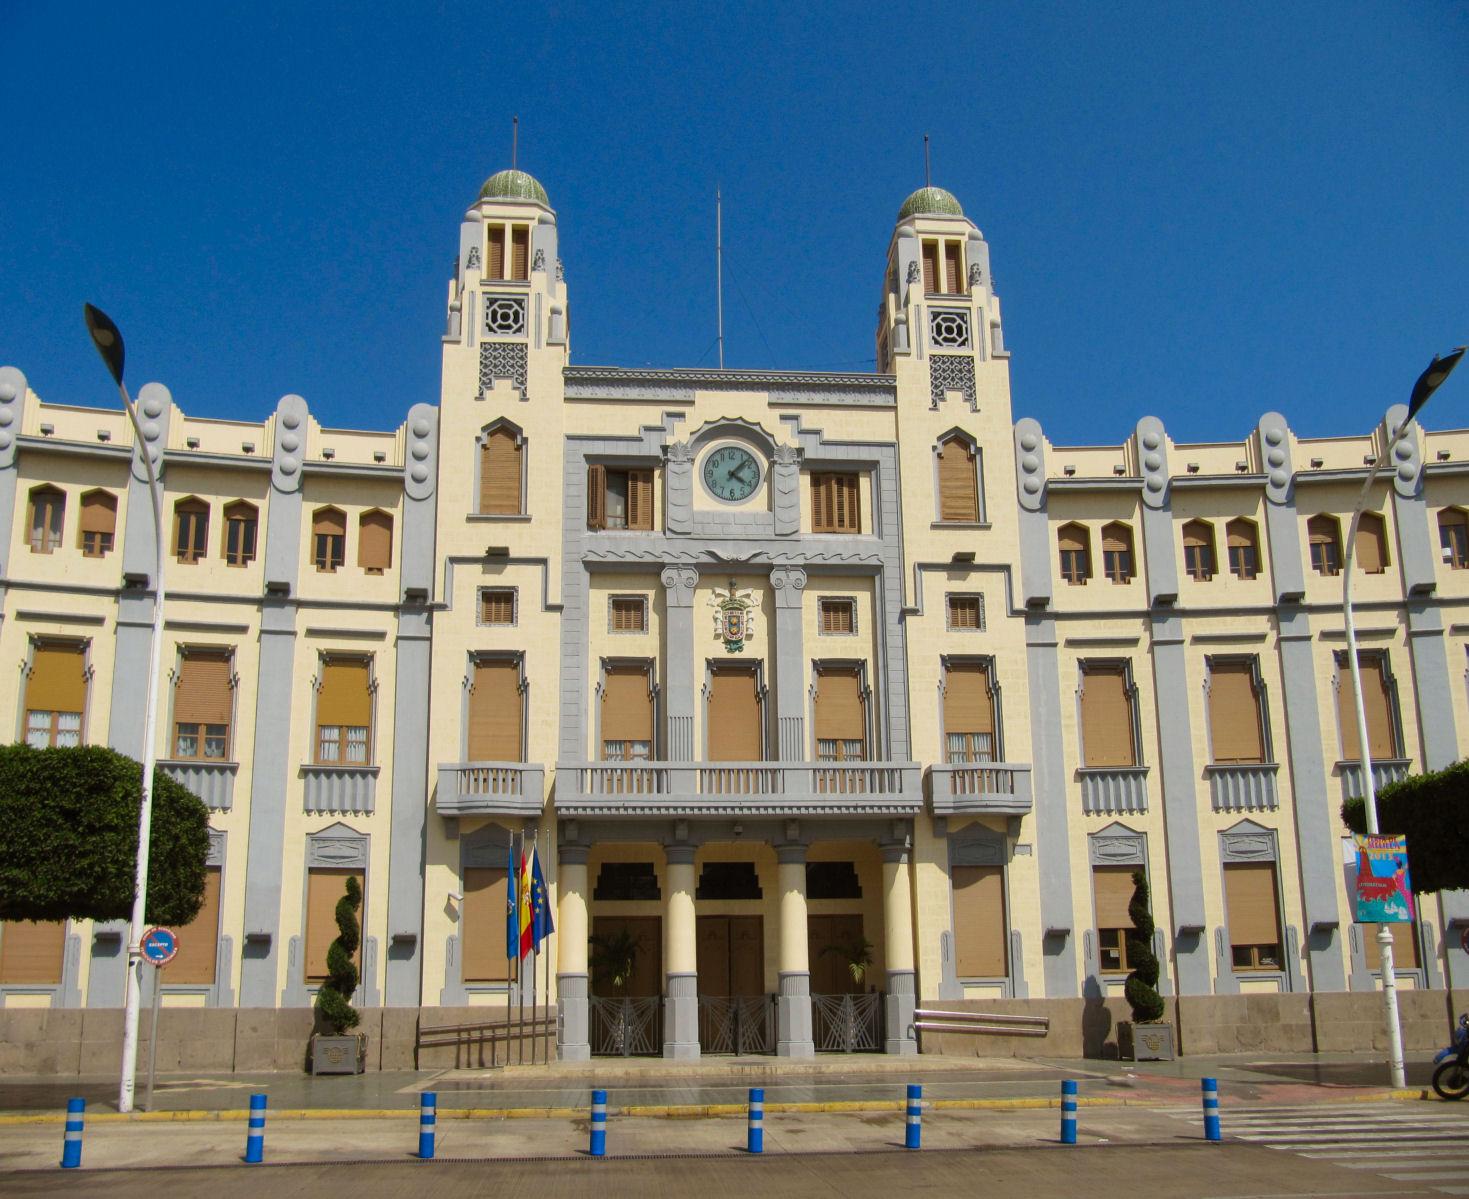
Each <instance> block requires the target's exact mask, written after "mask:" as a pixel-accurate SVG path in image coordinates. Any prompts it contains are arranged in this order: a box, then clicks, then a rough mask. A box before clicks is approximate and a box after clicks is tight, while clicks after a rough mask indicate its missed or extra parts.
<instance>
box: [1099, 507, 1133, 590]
mask: <svg viewBox="0 0 1469 1199" xmlns="http://www.w3.org/2000/svg"><path fill="white" fill-rule="evenodd" d="M1132 562H1133V558H1132V530H1131V529H1130V528H1128V526H1127V525H1125V524H1123V523H1122V522H1121V521H1120V520H1114V521H1113V522H1112V523H1111V524H1106V525H1103V526H1102V573H1103V574H1104V575H1106V576H1107V578H1109V579H1111V580H1112V582H1114V583H1131V582H1132V577H1133V566H1132Z"/></svg>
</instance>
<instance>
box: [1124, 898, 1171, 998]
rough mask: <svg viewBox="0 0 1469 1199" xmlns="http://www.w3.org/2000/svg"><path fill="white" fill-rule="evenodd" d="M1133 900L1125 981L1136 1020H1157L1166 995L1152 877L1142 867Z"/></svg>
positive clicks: (1130, 904)
mask: <svg viewBox="0 0 1469 1199" xmlns="http://www.w3.org/2000/svg"><path fill="white" fill-rule="evenodd" d="M1132 884H1133V891H1132V900H1131V902H1130V903H1128V905H1127V914H1128V916H1130V917H1131V918H1132V932H1130V933H1129V934H1128V936H1127V960H1128V961H1129V962H1131V963H1132V973H1131V974H1129V975H1128V976H1127V982H1126V983H1125V984H1123V987H1124V991H1123V993H1124V994H1125V995H1126V996H1127V1003H1128V1006H1129V1007H1131V1008H1132V1019H1133V1022H1134V1023H1136V1024H1153V1023H1155V1022H1156V1021H1158V1020H1161V1019H1162V1018H1163V997H1162V996H1161V995H1159V994H1158V959H1157V957H1155V956H1154V954H1153V914H1152V912H1151V911H1150V910H1149V895H1148V880H1147V878H1146V877H1145V876H1144V874H1143V872H1142V871H1141V870H1134V871H1133V873H1132Z"/></svg>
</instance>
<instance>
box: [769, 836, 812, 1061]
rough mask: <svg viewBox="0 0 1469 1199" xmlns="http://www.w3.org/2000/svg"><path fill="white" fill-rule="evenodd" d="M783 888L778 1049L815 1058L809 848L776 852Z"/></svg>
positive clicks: (785, 847) (785, 848) (787, 847)
mask: <svg viewBox="0 0 1469 1199" xmlns="http://www.w3.org/2000/svg"><path fill="white" fill-rule="evenodd" d="M775 855H776V860H777V861H778V862H779V866H778V867H777V880H778V885H779V887H780V995H779V996H778V997H777V999H776V1022H777V1023H776V1028H777V1033H776V1037H777V1040H776V1047H775V1052H776V1053H777V1054H778V1055H779V1056H780V1057H814V1056H815V1055H816V1043H815V1042H814V1041H813V1040H812V1037H811V959H810V949H809V947H808V945H807V943H806V847H805V846H804V845H778V846H776V849H775Z"/></svg>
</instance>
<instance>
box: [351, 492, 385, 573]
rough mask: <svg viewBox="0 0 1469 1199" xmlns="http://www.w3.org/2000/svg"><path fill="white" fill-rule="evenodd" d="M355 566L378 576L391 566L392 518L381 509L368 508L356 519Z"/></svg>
mask: <svg viewBox="0 0 1469 1199" xmlns="http://www.w3.org/2000/svg"><path fill="white" fill-rule="evenodd" d="M357 565H358V566H360V567H361V568H362V569H363V571H364V572H365V573H367V574H370V575H380V574H382V573H383V572H384V571H386V570H387V569H388V568H389V567H391V566H392V565H393V518H392V517H391V516H390V515H388V513H386V512H384V511H383V510H382V509H381V508H370V509H368V510H367V511H366V512H364V513H363V514H362V515H361V516H359V517H358V518H357Z"/></svg>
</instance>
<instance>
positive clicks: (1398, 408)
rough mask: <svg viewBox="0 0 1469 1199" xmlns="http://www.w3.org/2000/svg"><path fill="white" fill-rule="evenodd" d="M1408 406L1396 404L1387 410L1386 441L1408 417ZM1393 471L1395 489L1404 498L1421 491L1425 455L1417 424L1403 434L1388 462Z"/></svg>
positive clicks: (1384, 429)
mask: <svg viewBox="0 0 1469 1199" xmlns="http://www.w3.org/2000/svg"><path fill="white" fill-rule="evenodd" d="M1407 416H1408V406H1407V405H1406V404H1394V405H1393V406H1392V407H1391V408H1389V409H1388V410H1387V419H1386V420H1385V421H1384V422H1383V430H1382V436H1383V440H1384V442H1386V441H1388V440H1390V439H1391V438H1392V435H1393V433H1394V432H1395V431H1396V430H1397V428H1398V426H1399V425H1401V424H1402V423H1403V421H1404V420H1406V419H1407ZM1387 465H1388V469H1390V470H1391V471H1392V485H1393V490H1394V491H1396V492H1397V493H1398V495H1400V496H1402V497H1403V499H1405V500H1407V499H1412V498H1413V497H1414V496H1415V495H1417V494H1418V493H1419V490H1420V488H1421V487H1422V485H1423V479H1422V476H1423V456H1422V447H1421V446H1420V445H1419V442H1418V428H1417V426H1416V425H1414V426H1411V427H1409V429H1408V431H1407V432H1406V433H1404V434H1403V438H1402V440H1401V441H1399V442H1398V444H1397V446H1396V447H1395V448H1394V450H1393V458H1392V461H1391V462H1389V463H1388V464H1387Z"/></svg>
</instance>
